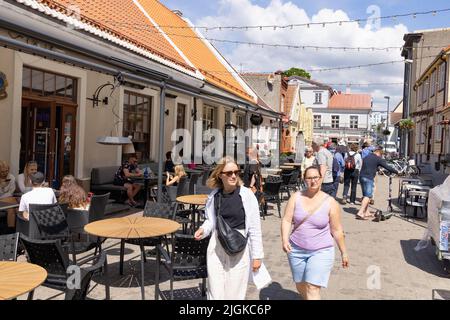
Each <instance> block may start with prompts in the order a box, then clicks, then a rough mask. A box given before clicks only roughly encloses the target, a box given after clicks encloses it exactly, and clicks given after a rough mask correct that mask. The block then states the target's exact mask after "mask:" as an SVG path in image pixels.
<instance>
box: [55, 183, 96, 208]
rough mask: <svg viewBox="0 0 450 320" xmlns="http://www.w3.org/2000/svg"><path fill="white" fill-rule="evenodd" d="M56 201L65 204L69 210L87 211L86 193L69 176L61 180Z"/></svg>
mask: <svg viewBox="0 0 450 320" xmlns="http://www.w3.org/2000/svg"><path fill="white" fill-rule="evenodd" d="M58 201H59V202H60V203H67V204H68V207H69V208H70V209H74V210H89V199H88V196H87V193H86V191H84V189H83V188H82V187H80V186H79V185H78V183H76V181H75V178H74V177H73V176H70V175H69V176H65V177H64V178H63V180H62V184H61V190H60V191H59V198H58Z"/></svg>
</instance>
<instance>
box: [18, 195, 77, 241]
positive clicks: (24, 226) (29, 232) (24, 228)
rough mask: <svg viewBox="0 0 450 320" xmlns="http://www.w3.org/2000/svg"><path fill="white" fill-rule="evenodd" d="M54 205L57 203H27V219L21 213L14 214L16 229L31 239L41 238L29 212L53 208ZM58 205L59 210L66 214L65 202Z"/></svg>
mask: <svg viewBox="0 0 450 320" xmlns="http://www.w3.org/2000/svg"><path fill="white" fill-rule="evenodd" d="M55 205H57V204H30V205H29V210H30V212H29V218H28V220H27V219H25V218H24V217H23V215H22V214H21V213H19V214H17V215H16V231H17V232H19V233H20V234H23V235H26V236H27V237H30V238H32V239H42V235H41V232H40V230H39V227H38V223H37V221H36V219H35V218H34V216H33V215H32V214H31V213H32V212H34V211H40V210H46V209H50V208H53V207H54V206H55ZM59 206H60V208H61V210H62V211H63V212H64V215H66V214H67V208H68V205H67V203H60V204H59Z"/></svg>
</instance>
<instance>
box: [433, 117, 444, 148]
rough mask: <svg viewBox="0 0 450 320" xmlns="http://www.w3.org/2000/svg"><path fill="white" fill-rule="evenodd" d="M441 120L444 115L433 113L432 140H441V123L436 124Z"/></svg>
mask: <svg viewBox="0 0 450 320" xmlns="http://www.w3.org/2000/svg"><path fill="white" fill-rule="evenodd" d="M442 120H444V117H443V116H441V115H439V114H435V115H434V141H435V142H437V141H441V137H442V125H440V124H438V123H439V122H441V121H442Z"/></svg>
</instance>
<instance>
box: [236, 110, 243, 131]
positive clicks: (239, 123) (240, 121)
mask: <svg viewBox="0 0 450 320" xmlns="http://www.w3.org/2000/svg"><path fill="white" fill-rule="evenodd" d="M244 120H245V115H243V114H242V113H238V114H236V127H238V129H242V130H244Z"/></svg>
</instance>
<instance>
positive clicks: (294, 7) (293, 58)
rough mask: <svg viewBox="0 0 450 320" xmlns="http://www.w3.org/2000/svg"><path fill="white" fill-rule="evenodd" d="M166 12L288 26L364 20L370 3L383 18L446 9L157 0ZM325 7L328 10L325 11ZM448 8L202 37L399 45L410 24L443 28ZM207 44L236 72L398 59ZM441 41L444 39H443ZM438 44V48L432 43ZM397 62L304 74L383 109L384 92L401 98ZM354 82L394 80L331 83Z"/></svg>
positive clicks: (274, 0) (203, 20) (208, 20)
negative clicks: (375, 23) (372, 20)
mask: <svg viewBox="0 0 450 320" xmlns="http://www.w3.org/2000/svg"><path fill="white" fill-rule="evenodd" d="M161 2H162V3H163V4H165V5H166V6H167V7H169V8H170V9H171V10H175V9H177V10H180V11H182V12H183V16H184V17H186V18H188V19H189V20H190V21H191V22H192V23H194V24H195V25H198V26H220V25H222V26H225V25H236V26H242V25H267V24H277V25H283V24H284V25H288V24H295V23H305V22H310V21H315V22H318V21H336V20H347V19H350V20H353V19H362V18H369V17H370V16H371V15H372V12H367V11H368V8H369V7H370V6H377V7H378V8H379V10H380V16H389V15H396V14H404V13H411V12H422V11H432V10H439V9H446V8H450V2H449V1H448V0H447V1H443V0H436V1H424V0H421V1H419V0H409V1H404V0H389V1H388V0H379V1H367V0H360V1H356V0H353V1H351V0H341V1H326V0H314V1H299V0H292V1H286V0H161ZM326 9H328V10H326ZM449 22H450V11H447V12H443V13H438V14H437V15H435V16H433V15H431V14H429V15H418V16H417V17H416V18H415V19H414V18H412V17H404V18H397V19H396V20H394V19H383V20H382V21H381V25H380V28H375V27H369V28H366V26H365V22H364V23H363V24H361V26H358V25H356V24H353V25H349V26H348V27H337V26H330V27H326V28H322V27H321V26H316V27H311V28H310V29H306V28H305V27H302V28H294V30H277V31H272V30H266V29H265V30H264V31H258V30H256V31H251V30H250V31H248V32H246V31H244V30H242V31H237V30H235V31H229V30H221V31H209V32H208V33H207V34H205V33H204V32H203V35H204V36H205V37H206V38H215V39H227V40H237V41H244V42H257V43H277V44H290V45H313V46H348V47H372V46H378V47H386V46H395V47H401V46H402V45H403V44H404V42H403V35H404V34H405V33H409V32H413V31H415V30H423V29H435V28H444V27H450V23H449ZM213 45H214V46H216V48H218V50H219V51H220V52H221V53H222V54H223V55H224V56H225V58H226V59H227V60H228V61H229V62H230V64H231V65H232V66H233V67H234V68H235V69H236V70H243V71H248V72H251V71H253V72H258V71H259V72H261V71H276V70H286V69H288V68H290V67H294V66H295V67H300V68H304V69H323V68H335V67H341V66H350V65H361V64H371V63H378V62H386V61H398V60H402V59H403V58H402V57H401V55H400V50H390V51H387V52H368V51H363V52H356V51H353V52H349V51H346V52H339V51H337V50H333V51H328V50H326V51H325V50H322V51H321V50H319V51H317V52H316V51H314V50H297V49H294V50H288V49H286V48H268V47H265V48H261V47H256V48H255V47H254V46H248V45H230V44H223V43H218V42H213ZM446 45H449V44H446ZM436 50H439V49H436ZM403 70H404V66H403V64H402V63H401V62H398V63H395V64H392V65H391V64H389V65H382V66H377V67H370V68H360V69H352V70H343V71H341V70H339V71H330V72H315V73H312V78H313V79H315V80H318V81H321V82H323V83H328V84H331V85H332V86H333V88H334V89H336V90H342V91H345V90H346V89H347V88H349V89H350V91H351V92H361V93H370V94H371V95H372V97H373V100H374V109H376V110H382V109H386V100H385V99H384V98H383V97H384V96H386V95H388V96H390V97H391V108H392V105H394V106H395V105H396V104H397V103H398V102H399V101H400V100H401V98H402V86H401V85H398V83H400V82H403ZM342 83H345V84H348V83H351V84H355V83H356V84H358V83H383V84H385V83H397V85H390V86H386V85H382V86H374V85H371V86H363V87H362V86H357V85H350V86H349V85H347V86H345V85H334V84H342Z"/></svg>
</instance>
